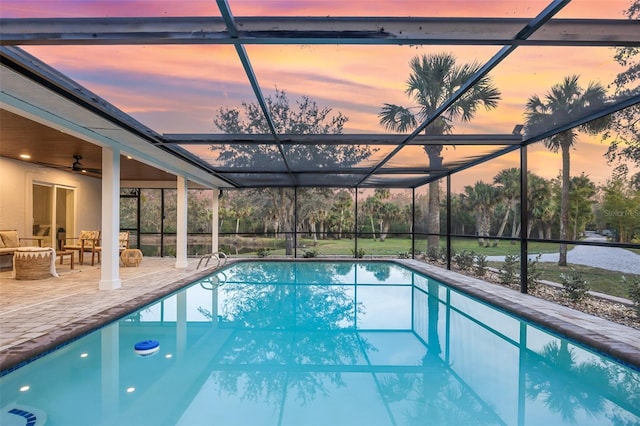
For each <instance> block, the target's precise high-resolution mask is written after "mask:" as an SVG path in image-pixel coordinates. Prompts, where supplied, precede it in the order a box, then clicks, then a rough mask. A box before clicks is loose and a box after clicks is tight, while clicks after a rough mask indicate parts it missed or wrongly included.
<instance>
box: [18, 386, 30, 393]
mask: <svg viewBox="0 0 640 426" xmlns="http://www.w3.org/2000/svg"><path fill="white" fill-rule="evenodd" d="M29 389H31V386H29V385H24V386H22V387H21V388H20V392H26V391H28V390H29Z"/></svg>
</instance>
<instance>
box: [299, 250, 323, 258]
mask: <svg viewBox="0 0 640 426" xmlns="http://www.w3.org/2000/svg"><path fill="white" fill-rule="evenodd" d="M319 254H320V252H319V251H318V249H311V250H307V251H305V252H304V253H302V257H304V258H311V257H318V255H319Z"/></svg>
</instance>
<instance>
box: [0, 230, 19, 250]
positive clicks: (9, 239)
mask: <svg viewBox="0 0 640 426" xmlns="http://www.w3.org/2000/svg"><path fill="white" fill-rule="evenodd" d="M0 237H1V238H2V243H3V244H4V247H6V248H16V247H20V239H19V238H18V231H0Z"/></svg>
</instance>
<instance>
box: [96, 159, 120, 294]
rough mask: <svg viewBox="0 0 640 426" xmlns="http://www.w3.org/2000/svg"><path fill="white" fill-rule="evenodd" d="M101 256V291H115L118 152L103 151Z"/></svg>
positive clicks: (117, 276) (117, 272) (117, 285)
mask: <svg viewBox="0 0 640 426" xmlns="http://www.w3.org/2000/svg"><path fill="white" fill-rule="evenodd" d="M101 231H102V233H101V234H100V238H101V245H102V254H101V257H102V259H101V268H100V284H99V288H100V290H115V289H117V288H120V287H121V286H122V282H121V281H120V259H119V256H118V232H119V231H120V149H118V148H110V147H103V148H102V228H101Z"/></svg>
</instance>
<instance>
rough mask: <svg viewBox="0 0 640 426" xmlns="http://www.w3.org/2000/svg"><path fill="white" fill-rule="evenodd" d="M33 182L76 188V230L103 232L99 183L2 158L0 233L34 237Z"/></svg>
mask: <svg viewBox="0 0 640 426" xmlns="http://www.w3.org/2000/svg"><path fill="white" fill-rule="evenodd" d="M33 182H42V183H51V184H57V185H64V186H67V187H72V188H75V189H76V192H75V196H76V213H75V218H76V230H81V229H100V224H101V211H102V205H101V197H100V194H101V182H100V180H99V179H95V178H91V177H87V176H81V175H78V174H72V173H67V172H64V171H61V170H56V169H51V168H46V167H41V166H37V165H33V164H29V163H27V162H23V161H16V160H10V159H7V158H0V229H16V230H17V231H18V234H19V235H20V236H21V237H28V236H31V234H32V228H31V226H32V223H31V222H32V218H30V217H29V216H30V214H31V210H32V208H31V207H30V206H31V205H32V204H31V203H32V198H31V197H32V195H31V194H32V184H33ZM3 257H6V256H3Z"/></svg>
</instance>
